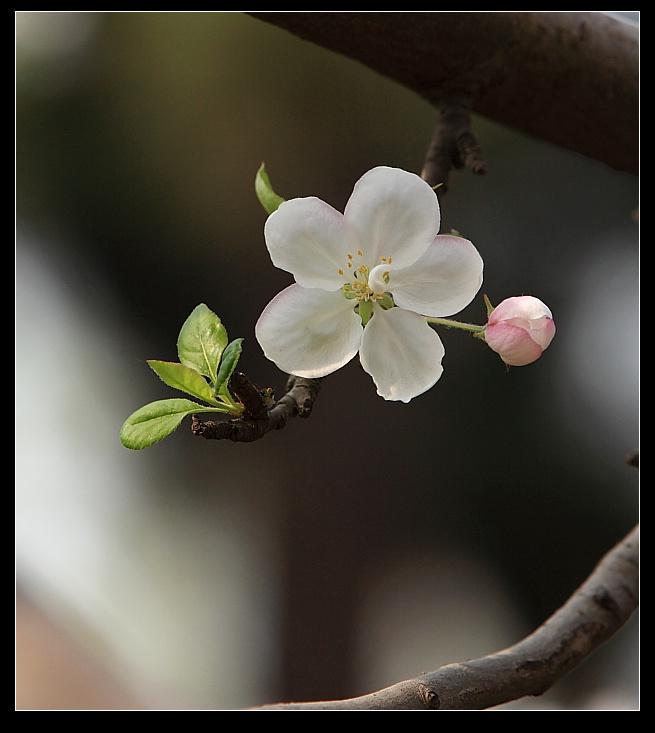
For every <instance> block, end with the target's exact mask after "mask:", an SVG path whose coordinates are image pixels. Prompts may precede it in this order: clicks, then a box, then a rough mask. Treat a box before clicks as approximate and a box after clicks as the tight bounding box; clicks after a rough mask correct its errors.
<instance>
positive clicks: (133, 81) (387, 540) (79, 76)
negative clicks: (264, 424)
mask: <svg viewBox="0 0 655 733" xmlns="http://www.w3.org/2000/svg"><path fill="white" fill-rule="evenodd" d="M16 20H17V28H16V31H17V184H18V198H17V210H18V227H17V355H18V358H17V364H18V392H17V394H18V395H19V396H18V399H17V406H18V416H17V420H18V438H17V465H18V484H17V512H18V513H17V578H18V597H19V603H18V612H17V670H18V683H17V705H18V706H19V707H22V708H51V707H52V708H61V707H63V708H85V707H91V708H94V707H100V708H112V707H118V708H238V707H243V706H248V705H255V704H260V703H264V702H268V701H273V700H279V699H311V698H325V697H336V696H346V695H348V696H350V695H355V694H359V693H363V692H365V691H368V690H371V689H374V688H377V687H381V686H384V685H387V684H391V683H393V682H396V681H398V680H400V679H402V678H404V677H409V676H414V675H416V674H418V673H420V672H422V671H426V670H429V669H433V668H435V667H437V666H438V665H440V664H442V663H446V662H451V661H461V660H464V659H466V658H470V657H473V656H479V655H482V654H485V653H488V652H491V651H494V650H496V649H498V648H501V647H503V646H506V645H509V644H511V643H513V642H515V641H516V640H518V639H519V638H520V637H522V636H523V635H525V634H526V633H527V632H529V631H530V630H531V629H532V628H534V627H535V626H536V625H538V624H539V623H540V622H541V621H542V620H543V619H544V618H545V617H546V616H547V615H548V614H550V613H551V612H552V611H553V610H554V609H555V608H557V607H558V606H559V605H560V604H561V603H562V602H563V601H564V600H565V599H566V598H567V597H568V595H569V594H570V593H571V592H572V591H573V590H574V588H575V587H576V586H577V584H579V583H580V582H581V581H582V580H583V579H584V578H585V577H586V576H587V574H588V573H589V572H590V570H591V569H592V567H593V566H594V564H595V563H596V561H597V560H598V558H599V557H600V555H601V554H602V553H604V552H605V551H606V550H607V549H609V548H610V546H611V545H612V544H613V543H615V542H616V541H618V540H619V539H620V538H621V537H622V536H623V534H624V533H625V532H626V531H627V530H628V529H629V528H630V527H631V526H632V525H633V524H634V523H635V521H636V518H637V474H636V472H635V471H634V469H631V468H629V467H627V466H626V465H625V464H624V459H625V456H626V454H628V453H630V452H631V451H633V450H635V449H636V447H637V376H638V375H637V358H638V356H637V317H638V312H637V298H638V292H637V286H638V280H637V266H638V251H637V237H638V229H637V223H636V218H637V214H636V207H637V205H638V199H637V196H638V191H637V181H636V179H635V178H633V177H631V176H628V175H624V174H619V173H616V172H614V171H612V170H610V169H608V168H607V167H605V166H603V165H602V164H599V163H596V162H594V161H591V160H588V159H584V158H582V157H580V156H577V155H575V154H573V153H570V152H566V151H564V150H561V149H559V148H554V147H551V146H549V145H546V144H543V143H541V142H539V141H537V140H532V139H529V138H527V137H525V136H523V135H521V134H518V133H516V132H515V131H512V130H509V129H505V128H501V127H499V126H497V125H494V124H492V123H490V122H488V121H485V120H482V119H478V120H476V130H477V132H478V136H479V138H480V140H481V142H482V144H483V147H484V150H485V154H486V158H487V161H488V164H489V169H490V170H489V174H488V176H487V177H485V178H475V177H473V176H471V175H469V174H467V173H456V174H454V175H453V177H452V178H451V187H450V191H449V193H448V195H447V196H446V197H445V198H444V199H443V205H442V215H443V225H442V231H447V230H449V229H450V228H451V227H454V228H456V229H457V230H459V231H460V232H461V233H462V234H464V235H465V236H467V237H468V238H470V239H471V240H472V241H473V242H474V243H475V245H476V246H477V247H478V249H479V251H480V253H481V254H482V256H483V258H484V260H485V284H484V286H483V290H484V291H485V292H487V293H488V294H489V296H490V298H491V299H492V301H494V302H499V301H500V300H502V299H503V298H505V297H508V296H511V295H519V294H522V293H526V294H533V295H536V296H538V297H539V298H541V299H542V300H544V301H545V302H546V303H547V304H548V305H549V306H550V307H551V309H552V311H553V313H554V317H555V320H556V323H557V327H558V332H557V336H556V338H555V340H554V342H553V344H552V345H551V347H550V349H549V350H548V351H547V352H546V353H545V355H544V357H543V358H542V359H541V360H540V361H538V362H537V363H535V364H533V365H532V366H529V367H525V368H514V369H511V370H509V371H508V370H507V369H506V368H505V367H504V366H503V364H502V363H501V361H500V359H499V358H498V357H497V356H496V355H495V354H493V353H492V352H491V351H490V350H488V349H487V348H485V346H484V345H483V344H481V343H479V342H477V341H476V340H474V339H471V338H469V337H468V336H467V335H465V334H461V333H456V332H448V331H447V332H445V333H442V334H441V335H442V338H443V341H444V343H445V346H446V358H445V360H444V367H445V372H444V375H443V377H442V378H441V380H440V381H439V383H438V384H437V385H436V386H435V388H433V389H432V390H431V391H429V392H428V393H426V394H424V395H422V396H421V397H419V398H417V399H415V400H413V401H412V402H411V403H410V404H409V405H403V404H399V403H390V402H385V401H383V400H382V399H381V398H379V397H377V396H376V394H375V389H374V387H373V385H372V383H371V380H370V378H369V377H368V376H367V375H366V374H365V373H364V372H363V371H362V369H361V367H360V366H359V362H358V361H357V360H354V361H353V362H352V363H351V364H349V365H348V366H347V367H346V368H344V369H343V370H341V371H340V372H337V373H336V374H334V375H332V376H330V377H329V378H328V379H327V380H326V382H325V385H324V388H323V392H322V394H321V395H320V397H319V400H318V402H317V404H316V408H315V412H314V415H313V416H312V418H311V420H309V421H307V422H302V421H300V422H299V421H294V422H293V423H291V424H289V426H288V427H287V429H285V430H284V431H281V432H279V433H275V434H270V435H268V436H266V438H265V439H264V440H262V441H260V442H257V443H254V444H250V445H247V444H246V445H238V444H227V443H217V442H213V441H204V440H200V439H195V438H194V437H193V436H192V435H191V433H190V431H189V428H188V424H187V423H185V424H184V425H183V426H182V427H181V428H180V430H179V431H178V432H177V433H175V434H174V435H173V436H172V437H170V438H169V439H167V440H166V441H164V442H163V443H161V444H159V445H157V446H155V447H153V448H151V449H148V450H146V451H143V452H137V453H133V452H130V451H127V450H126V449H124V448H122V447H121V445H120V443H119V441H118V431H119V428H120V426H121V424H122V422H123V420H124V419H125V417H126V416H127V415H128V414H129V413H131V412H132V411H133V410H134V409H136V408H137V407H139V406H140V405H142V404H144V403H146V402H148V401H151V400H155V399H161V398H164V397H172V396H174V395H173V393H172V391H171V390H169V389H168V388H167V387H165V386H164V385H163V384H162V383H161V382H159V380H158V379H157V377H156V376H155V375H154V374H152V373H149V370H148V368H147V366H146V365H145V360H146V359H148V358H160V359H168V360H173V359H175V357H176V354H175V341H176V337H177V332H178V330H179V327H180V325H181V324H182V322H183V321H184V319H185V318H186V316H187V315H188V313H189V312H190V311H191V310H192V309H193V307H194V306H195V305H197V304H198V303H200V302H205V303H207V304H208V305H209V306H210V307H211V308H212V309H214V310H215V311H216V312H217V313H219V315H220V316H221V317H222V319H223V321H224V322H225V324H226V325H227V328H228V331H229V333H230V336H231V337H232V338H235V337H237V336H244V337H245V338H246V341H245V344H244V347H245V348H244V356H243V358H242V362H241V367H242V368H243V369H244V370H245V371H247V373H248V374H249V375H250V376H251V378H252V379H254V380H255V381H257V382H258V383H260V384H264V385H272V386H275V388H276V389H277V390H278V392H279V391H280V390H281V389H282V386H283V383H284V375H283V374H281V373H280V372H279V371H277V369H276V368H275V366H274V365H273V364H272V363H270V362H268V361H267V360H266V359H265V358H264V356H263V355H262V353H261V350H260V348H259V346H258V344H257V342H256V340H255V338H254V324H255V322H256V319H257V318H258V316H259V314H260V312H261V310H262V308H263V307H264V306H265V305H266V303H267V302H268V301H269V300H270V298H271V297H272V296H273V295H274V294H275V293H277V292H278V291H279V290H280V289H281V288H282V287H284V286H285V285H287V284H288V283H289V282H290V276H289V275H287V274H286V273H284V272H282V271H280V270H276V269H275V268H274V267H273V266H272V264H271V262H270V259H269V257H268V254H267V250H266V247H265V244H264V239H263V233H262V230H263V224H264V220H265V214H264V212H263V211H262V210H261V208H260V206H259V204H258V202H257V200H256V198H255V195H254V191H253V179H254V175H255V171H256V170H257V167H258V166H259V164H260V163H261V161H262V160H265V161H266V163H267V167H268V170H269V172H270V175H271V177H272V180H273V183H274V185H275V187H276V188H277V190H278V192H279V193H280V194H281V195H282V196H285V197H287V198H291V197H294V196H305V195H316V196H319V197H321V198H323V199H324V200H326V201H328V202H329V203H331V204H332V205H334V206H335V207H337V208H339V209H342V208H343V206H344V204H345V202H346V201H347V199H348V196H349V195H350V192H351V190H352V186H353V184H354V182H355V181H356V180H357V178H359V177H360V176H361V175H362V174H363V173H364V172H365V171H367V170H368V169H370V168H372V167H373V166H376V165H380V164H384V165H392V166H398V167H401V168H405V169H407V170H413V171H418V170H420V168H421V165H422V159H423V155H424V152H425V149H426V146H427V143H428V141H429V138H430V135H431V131H432V126H433V123H434V121H435V113H434V111H433V109H432V108H431V107H430V106H429V105H428V104H427V103H426V102H424V101H422V100H421V99H419V98H417V97H416V96H414V95H413V94H412V93H410V92H408V91H406V90H404V89H403V88H401V87H400V86H398V85H396V84H395V83H392V82H391V81H388V80H386V79H384V78H382V77H380V76H377V75H376V74H374V73H372V72H370V71H368V70H367V69H366V68H364V67H363V66H360V65H358V64H356V63H354V62H351V61H348V60H346V59H345V58H342V57H340V56H337V55H335V54H332V53H329V52H327V51H325V50H322V49H320V48H318V47H315V46H312V45H310V44H308V43H304V42H301V41H299V40H298V39H296V38H294V37H292V36H291V35H289V34H287V33H285V32H283V31H280V30H277V29H275V28H274V27H272V26H268V25H266V24H264V23H263V22H260V21H257V20H254V19H251V18H249V17H247V16H245V15H241V14H236V13H214V14H208V13H129V14H127V13H112V14H101V13H74V12H70V13H56V14H55V13H52V14H51V13H45V12H20V13H18V14H17V16H16ZM589 124H590V125H592V124H593V120H590V121H589ZM461 318H462V320H471V321H477V322H483V319H484V306H483V304H482V299H481V297H479V298H477V299H476V300H475V301H474V303H472V304H471V305H470V306H469V307H468V308H467V309H466V310H465V311H464V312H463V313H462V314H461ZM636 689H637V622H636V619H633V620H632V621H631V622H630V623H629V624H628V625H627V626H626V628H625V629H623V630H622V631H621V632H620V633H619V634H618V635H617V636H616V637H615V638H614V639H612V640H611V641H610V642H609V643H608V645H607V646H606V647H605V648H604V649H603V650H601V651H600V652H598V653H597V654H596V655H595V656H593V657H592V658H591V659H590V660H588V661H587V662H586V663H585V664H584V665H583V666H582V667H581V668H580V669H579V670H578V671H576V672H575V673H574V674H572V675H570V676H569V677H568V678H566V679H565V680H564V681H562V682H560V683H558V684H557V685H556V686H555V687H554V688H553V689H552V690H551V691H550V692H549V693H548V694H547V695H546V696H544V697H542V698H539V699H535V700H525V701H520V702H518V703H514V704H513V706H514V707H532V708H628V709H630V708H635V707H636V706H637V697H636V695H637V692H636Z"/></svg>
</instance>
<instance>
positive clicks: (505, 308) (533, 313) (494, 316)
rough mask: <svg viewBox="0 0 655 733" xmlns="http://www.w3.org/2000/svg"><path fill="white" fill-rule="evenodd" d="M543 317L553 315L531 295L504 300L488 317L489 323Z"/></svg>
mask: <svg viewBox="0 0 655 733" xmlns="http://www.w3.org/2000/svg"><path fill="white" fill-rule="evenodd" d="M543 316H547V317H548V318H552V317H553V314H552V313H551V311H550V308H549V307H548V306H547V305H546V304H545V303H543V302H542V301H541V300H539V298H535V297H534V296H532V295H517V296H515V297H513V298H506V299H505V300H503V302H502V303H500V305H498V306H497V307H496V308H494V309H493V311H491V315H490V316H489V323H490V324H492V323H497V322H498V321H509V320H510V319H512V318H525V319H533V318H534V319H537V318H542V317H543Z"/></svg>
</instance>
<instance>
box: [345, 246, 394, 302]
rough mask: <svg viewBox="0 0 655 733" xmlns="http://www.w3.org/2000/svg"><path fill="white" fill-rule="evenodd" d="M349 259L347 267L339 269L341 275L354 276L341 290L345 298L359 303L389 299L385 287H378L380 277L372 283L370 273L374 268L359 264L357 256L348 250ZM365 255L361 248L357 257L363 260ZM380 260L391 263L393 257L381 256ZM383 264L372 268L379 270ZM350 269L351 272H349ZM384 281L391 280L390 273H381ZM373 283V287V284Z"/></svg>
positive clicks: (387, 263) (385, 263) (386, 263)
mask: <svg viewBox="0 0 655 733" xmlns="http://www.w3.org/2000/svg"><path fill="white" fill-rule="evenodd" d="M346 257H347V261H346V268H345V269H343V268H341V267H340V268H339V269H338V270H337V272H338V274H339V275H345V274H348V275H350V276H352V278H353V279H352V280H351V281H350V282H349V283H346V284H345V285H344V286H343V287H342V288H341V291H342V293H343V294H344V297H345V298H348V300H351V299H354V300H357V302H358V303H362V302H368V301H376V300H377V301H379V300H383V299H388V295H387V293H386V292H385V288H384V287H381V288H380V287H377V286H376V285H378V282H377V280H378V278H374V279H375V283H371V282H370V280H369V277H370V274H371V272H372V270H371V269H370V268H369V267H368V266H367V265H365V264H363V263H362V264H357V262H355V261H354V260H355V258H354V257H353V255H352V254H351V253H350V252H348V254H347V255H346ZM363 257H364V253H363V252H362V250H361V249H358V250H357V258H358V260H360V261H361V260H362V259H363ZM380 262H381V263H382V265H391V257H380ZM382 265H378V266H377V267H374V268H372V269H373V270H377V269H378V268H379V267H382ZM348 270H350V272H348ZM381 277H382V282H383V283H384V284H386V283H388V282H389V275H388V273H384V274H382V275H381ZM372 284H373V287H371V285H372Z"/></svg>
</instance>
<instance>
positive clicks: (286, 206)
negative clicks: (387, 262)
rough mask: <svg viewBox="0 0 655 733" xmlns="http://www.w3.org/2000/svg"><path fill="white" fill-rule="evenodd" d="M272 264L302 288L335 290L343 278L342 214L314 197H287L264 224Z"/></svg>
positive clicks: (344, 243)
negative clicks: (289, 275) (287, 274)
mask: <svg viewBox="0 0 655 733" xmlns="http://www.w3.org/2000/svg"><path fill="white" fill-rule="evenodd" d="M264 237H265V239H266V246H267V247H268V251H269V253H270V255H271V259H272V260H273V264H274V265H275V266H276V267H279V268H280V269H281V270H286V271H287V272H290V273H291V274H292V275H293V276H294V277H295V279H296V282H297V283H298V284H299V285H302V286H303V287H306V288H322V289H323V290H338V289H339V288H340V287H341V286H342V285H343V284H344V283H345V282H346V280H347V278H346V277H345V275H344V274H339V270H342V272H343V273H345V271H346V262H347V257H346V253H347V251H348V248H349V241H348V239H347V237H346V225H345V221H344V218H343V215H342V214H340V213H339V212H338V211H337V210H336V209H333V208H332V207H331V206H330V205H329V204H326V203H325V202H324V201H321V200H320V199H317V198H315V197H313V196H312V197H309V198H298V199H290V200H289V201H286V202H285V203H283V204H282V205H281V206H280V207H279V209H278V210H277V211H275V212H274V213H272V214H271V215H270V216H269V217H268V219H267V220H266V224H265V226H264Z"/></svg>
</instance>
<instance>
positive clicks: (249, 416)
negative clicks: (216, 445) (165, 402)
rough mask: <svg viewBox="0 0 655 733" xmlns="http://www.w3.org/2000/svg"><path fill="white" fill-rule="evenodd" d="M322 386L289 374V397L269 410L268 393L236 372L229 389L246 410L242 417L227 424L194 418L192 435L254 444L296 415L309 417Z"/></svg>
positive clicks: (316, 382) (286, 396)
mask: <svg viewBox="0 0 655 733" xmlns="http://www.w3.org/2000/svg"><path fill="white" fill-rule="evenodd" d="M320 386H321V380H320V379H304V378H303V377H296V376H294V375H290V376H289V379H288V380H287V392H286V394H285V395H284V396H283V397H282V398H280V399H279V400H278V401H277V402H276V403H275V404H274V405H272V406H270V407H269V405H268V397H267V395H266V392H265V391H264V390H260V389H259V388H258V387H257V386H256V385H254V384H253V383H252V382H251V381H250V380H249V379H248V377H246V375H245V374H243V373H242V372H235V373H234V374H233V375H232V379H231V380H230V389H231V390H232V392H233V393H234V395H235V396H236V397H237V398H238V399H239V400H240V401H241V402H242V403H243V405H244V407H245V412H244V414H243V417H241V418H239V419H238V420H229V421H227V422H215V421H214V420H201V419H200V418H199V417H197V416H196V415H194V416H193V418H192V420H191V432H192V433H193V434H194V435H199V436H201V437H203V438H207V439H208V440H232V441H233V442H235V443H252V442H253V441H254V440H259V439H260V438H263V437H264V435H266V433H269V432H270V431H271V430H280V428H283V427H284V426H285V425H286V424H287V422H288V421H289V420H290V419H291V418H292V417H295V416H296V415H298V416H299V417H309V416H310V415H311V412H312V408H313V406H314V400H315V399H316V395H317V394H318V390H319V388H320Z"/></svg>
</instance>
